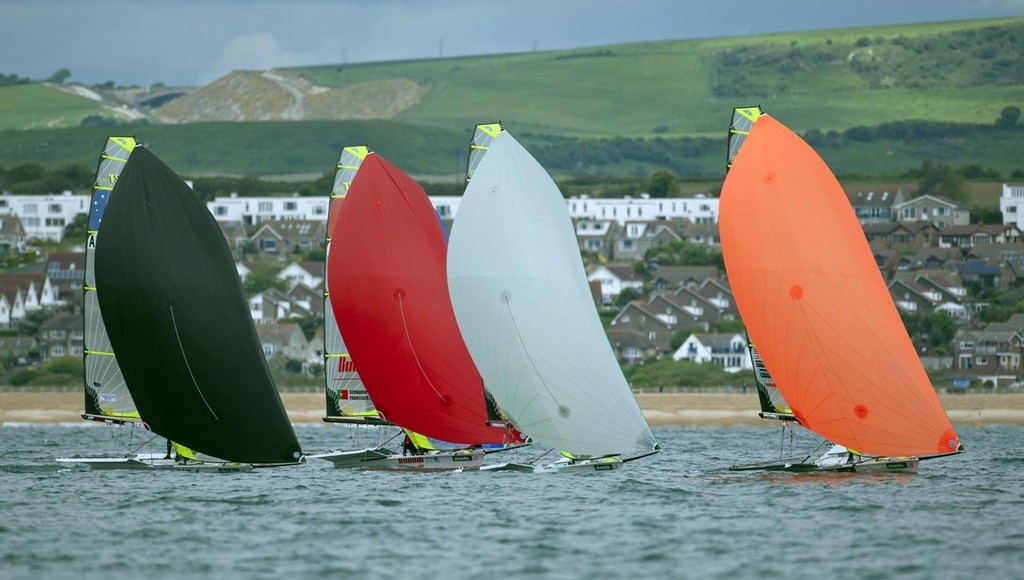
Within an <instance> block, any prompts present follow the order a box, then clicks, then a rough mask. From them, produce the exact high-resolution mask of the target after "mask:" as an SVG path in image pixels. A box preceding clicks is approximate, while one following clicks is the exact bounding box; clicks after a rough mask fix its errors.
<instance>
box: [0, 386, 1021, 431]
mask: <svg viewBox="0 0 1024 580" xmlns="http://www.w3.org/2000/svg"><path fill="white" fill-rule="evenodd" d="M281 399H282V401H283V402H284V406H285V409H287V411H288V416H289V418H290V419H291V420H292V422H293V423H319V422H320V421H321V418H322V417H323V414H324V395H323V393H322V392H300V393H295V392H284V393H281ZM636 399H637V402H638V403H639V404H640V408H641V409H642V410H643V412H644V415H645V416H646V417H647V420H648V422H649V423H650V424H651V426H654V427H659V426H672V425H707V426H717V427H732V426H740V425H764V424H765V422H764V420H762V419H760V418H758V416H757V411H758V402H757V395H756V394H754V393H753V392H751V393H640V394H637V395H636ZM939 399H940V400H941V401H942V405H943V406H944V407H945V408H946V412H947V414H948V415H949V418H950V420H951V421H952V422H953V423H954V424H959V425H971V426H984V425H990V424H1014V425H1024V393H1006V394H975V393H970V394H966V393H965V394H940V395H939ZM82 406H83V395H82V392H81V391H77V390H74V391H7V390H3V391H0V425H3V424H5V423H71V422H75V421H81V420H82V418H81V413H82Z"/></svg>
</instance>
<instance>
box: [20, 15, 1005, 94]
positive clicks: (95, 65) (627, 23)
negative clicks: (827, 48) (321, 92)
mask: <svg viewBox="0 0 1024 580" xmlns="http://www.w3.org/2000/svg"><path fill="white" fill-rule="evenodd" d="M1022 15H1024V0H728V1H722V0H512V1H503V2H499V1H496V0H361V1H351V0H282V1H273V0H103V1H94V0H0V73H4V74H17V75H19V76H22V77H29V78H32V79H45V78H47V77H49V76H50V75H51V74H53V72H54V71H56V70H58V69H60V68H68V69H70V70H71V74H72V76H71V81H77V82H81V83H86V84H94V83H102V82H106V81H114V82H115V83H117V84H118V85H130V84H138V85H141V86H149V85H151V84H153V83H156V82H162V83H165V84H167V85H188V86H198V85H202V84H206V83H209V82H210V81H212V80H214V79H216V78H218V77H220V76H223V75H225V74H227V73H228V72H230V71H232V70H236V69H257V70H263V69H269V68H274V67H286V66H299V65H313V64H334V63H342V62H350V63H351V62H367V61H382V60H396V59H419V58H435V57H437V56H439V55H443V56H464V55H475V54H495V53H506V52H526V51H531V50H554V49H564V48H577V47H585V46H599V45H604V44H617V43H623V42H635V41H644V40H669V39H685V38H703V37H712V36H736V35H744V34H752V33H754V34H757V33H766V32H786V31H796V30H813V29H821V28H847V27H852V26H866V25H879V24H908V23H914V22H932V21H944V20H962V19H971V18H990V17H1002V16H1022Z"/></svg>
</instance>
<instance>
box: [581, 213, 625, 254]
mask: <svg viewBox="0 0 1024 580" xmlns="http://www.w3.org/2000/svg"><path fill="white" fill-rule="evenodd" d="M617 227H618V226H617V224H616V223H615V220H594V219H581V220H576V222H574V224H573V229H574V230H575V232H576V243H577V245H579V247H580V251H581V252H587V253H590V254H594V255H596V256H598V257H600V258H602V259H603V260H604V261H605V262H608V261H610V260H612V256H613V252H614V242H613V241H612V234H613V233H614V232H615V230H616V228H617Z"/></svg>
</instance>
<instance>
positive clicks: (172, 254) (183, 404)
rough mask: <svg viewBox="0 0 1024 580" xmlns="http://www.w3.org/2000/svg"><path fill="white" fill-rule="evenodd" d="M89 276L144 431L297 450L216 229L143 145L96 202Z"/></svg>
mask: <svg viewBox="0 0 1024 580" xmlns="http://www.w3.org/2000/svg"><path fill="white" fill-rule="evenodd" d="M129 192H130V195H129V194H127V193H129ZM122 193H126V194H125V195H122ZM96 279H97V287H98V288H99V289H100V290H99V292H98V299H99V302H100V308H101V310H102V312H103V320H104V323H105V324H106V327H107V333H108V334H109V336H110V342H111V345H112V346H113V349H114V351H115V352H117V356H118V361H119V362H120V363H121V370H122V372H123V374H124V377H125V380H126V382H127V383H128V385H129V388H130V389H131V394H132V398H133V399H134V400H135V403H136V406H137V408H138V410H139V414H140V415H141V416H142V418H143V420H144V421H146V423H148V424H149V426H150V427H151V428H152V429H153V430H154V431H155V432H157V433H159V434H160V435H162V436H164V437H166V438H168V439H171V440H173V441H177V442H179V443H181V444H183V445H186V446H188V447H190V448H192V449H194V450H196V451H200V452H202V453H205V454H208V455H213V456H215V457H219V458H222V459H226V460H231V461H242V462H247V463H287V462H295V461H297V460H298V459H299V458H300V457H301V450H300V448H299V444H298V441H297V439H296V437H295V432H294V430H293V429H292V426H291V423H290V422H289V420H288V416H287V414H286V412H285V409H284V405H283V403H282V402H281V397H280V395H279V394H278V392H277V387H276V386H275V384H274V380H273V377H272V376H271V375H270V370H269V368H268V367H267V363H266V359H265V358H264V356H263V351H262V347H261V345H260V341H259V338H258V337H257V335H256V330H255V327H254V326H253V323H252V318H251V317H250V314H249V309H248V305H247V303H246V301H245V297H244V295H243V294H242V287H241V282H240V281H239V279H238V275H237V273H236V270H235V266H234V261H233V259H232V257H231V252H230V250H229V248H228V246H227V242H226V241H225V239H224V235H223V234H222V233H221V230H220V227H219V226H218V225H217V223H216V222H215V221H214V219H213V216H212V215H211V214H210V212H209V211H208V210H207V208H206V207H205V205H204V204H203V203H202V202H201V201H200V200H199V199H198V198H197V197H196V195H195V194H194V193H193V192H192V190H191V189H189V187H188V185H187V184H185V182H183V181H182V180H181V178H179V177H178V176H177V175H176V174H175V173H174V172H173V171H172V170H171V169H170V168H169V167H167V166H166V165H164V163H163V162H161V161H160V160H159V159H158V158H157V157H156V156H155V155H153V154H152V153H150V152H149V151H148V150H146V149H144V148H142V147H137V148H136V149H135V151H133V153H132V155H131V157H130V158H129V160H128V163H127V164H125V167H124V170H123V171H122V173H121V177H120V178H119V179H118V181H117V184H116V185H115V187H114V194H113V195H112V196H111V201H110V203H109V204H108V206H107V209H106V212H105V215H104V218H103V237H102V239H100V240H99V242H98V244H97V250H96Z"/></svg>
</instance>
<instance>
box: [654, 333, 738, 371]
mask: <svg viewBox="0 0 1024 580" xmlns="http://www.w3.org/2000/svg"><path fill="white" fill-rule="evenodd" d="M672 359H673V360H688V361H692V362H695V363H699V364H705V363H711V364H714V365H718V366H720V367H722V368H723V369H725V370H726V371H728V372H730V373H737V372H740V371H750V370H753V368H754V367H753V363H752V362H751V360H750V352H749V351H748V350H747V341H746V340H745V339H744V338H743V336H742V335H740V334H729V333H714V334H691V335H690V336H688V337H686V340H684V341H683V344H681V345H680V346H679V348H678V349H676V351H675V352H674V353H672Z"/></svg>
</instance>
